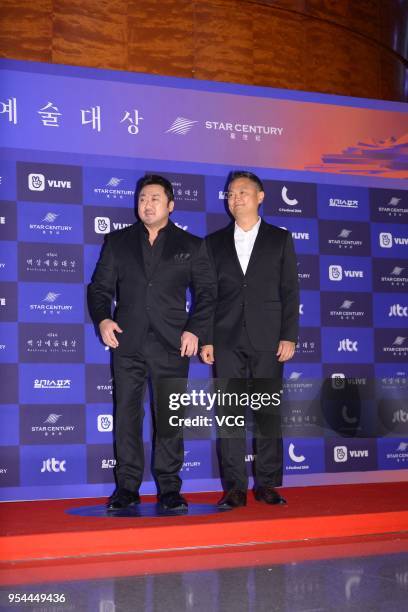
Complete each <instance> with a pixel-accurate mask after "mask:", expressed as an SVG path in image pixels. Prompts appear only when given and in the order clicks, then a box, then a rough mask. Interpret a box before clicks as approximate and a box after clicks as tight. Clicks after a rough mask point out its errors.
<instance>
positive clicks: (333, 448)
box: [326, 438, 377, 472]
mask: <svg viewBox="0 0 408 612" xmlns="http://www.w3.org/2000/svg"><path fill="white" fill-rule="evenodd" d="M376 468H377V441H376V440H375V438H359V439H357V440H351V439H349V438H336V439H326V470H327V471H328V472H349V471H355V472H363V471H367V470H375V469H376Z"/></svg>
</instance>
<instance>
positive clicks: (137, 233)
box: [129, 221, 146, 276]
mask: <svg viewBox="0 0 408 612" xmlns="http://www.w3.org/2000/svg"><path fill="white" fill-rule="evenodd" d="M133 230H134V231H133V232H132V233H131V234H130V235H129V241H130V250H131V252H132V254H133V256H134V258H135V259H136V262H137V263H138V265H139V268H140V269H141V271H142V273H143V274H144V275H145V276H146V274H145V267H144V261H143V251H142V238H143V235H142V232H143V227H142V222H141V221H138V222H137V223H135V224H134V226H133Z"/></svg>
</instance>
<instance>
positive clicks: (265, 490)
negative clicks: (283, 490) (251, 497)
mask: <svg viewBox="0 0 408 612" xmlns="http://www.w3.org/2000/svg"><path fill="white" fill-rule="evenodd" d="M255 499H257V500H258V501H263V502H265V503H266V504H286V503H287V502H286V499H284V498H283V497H282V496H281V495H279V493H278V492H277V490H276V489H274V488H273V487H270V486H266V487H257V488H256V489H255Z"/></svg>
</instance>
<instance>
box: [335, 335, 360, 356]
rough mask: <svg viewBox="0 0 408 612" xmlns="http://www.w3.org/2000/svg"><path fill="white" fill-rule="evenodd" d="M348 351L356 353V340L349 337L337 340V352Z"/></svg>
mask: <svg viewBox="0 0 408 612" xmlns="http://www.w3.org/2000/svg"><path fill="white" fill-rule="evenodd" d="M343 351H344V352H348V353H352V352H355V353H358V341H357V340H350V338H343V339H342V340H340V341H339V346H338V347H337V352H343Z"/></svg>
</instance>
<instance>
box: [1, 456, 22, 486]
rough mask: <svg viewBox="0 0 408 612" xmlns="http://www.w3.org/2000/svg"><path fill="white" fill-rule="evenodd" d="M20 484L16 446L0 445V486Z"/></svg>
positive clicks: (18, 458) (18, 457)
mask: <svg viewBox="0 0 408 612" xmlns="http://www.w3.org/2000/svg"><path fill="white" fill-rule="evenodd" d="M19 485H20V450H19V447H18V446H0V488H1V487H18V486H19Z"/></svg>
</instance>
